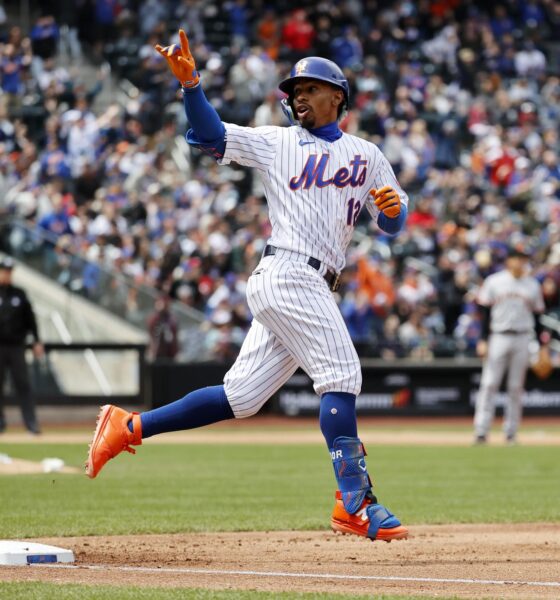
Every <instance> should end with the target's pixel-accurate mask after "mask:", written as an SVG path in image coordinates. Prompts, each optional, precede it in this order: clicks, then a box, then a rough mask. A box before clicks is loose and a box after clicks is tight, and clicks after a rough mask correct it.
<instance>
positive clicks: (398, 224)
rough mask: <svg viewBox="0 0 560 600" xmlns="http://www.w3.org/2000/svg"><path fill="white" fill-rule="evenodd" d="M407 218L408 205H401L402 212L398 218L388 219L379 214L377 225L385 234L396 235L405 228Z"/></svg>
mask: <svg viewBox="0 0 560 600" xmlns="http://www.w3.org/2000/svg"><path fill="white" fill-rule="evenodd" d="M407 216H408V208H407V207H406V205H404V204H401V212H400V214H399V216H398V217H394V218H391V217H387V216H386V215H384V214H383V213H379V216H378V217H377V224H378V225H379V227H380V229H382V230H383V231H384V232H385V233H389V234H391V235H395V234H396V233H398V232H399V231H400V230H401V229H402V228H403V227H404V224H405V222H406V217H407Z"/></svg>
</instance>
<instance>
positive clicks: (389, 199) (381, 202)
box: [369, 185, 401, 219]
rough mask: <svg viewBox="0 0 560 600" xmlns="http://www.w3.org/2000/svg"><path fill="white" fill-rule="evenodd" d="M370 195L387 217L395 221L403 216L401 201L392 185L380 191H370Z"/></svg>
mask: <svg viewBox="0 0 560 600" xmlns="http://www.w3.org/2000/svg"><path fill="white" fill-rule="evenodd" d="M369 194H370V196H372V197H373V198H374V203H375V206H377V208H378V209H379V210H380V211H381V212H382V213H383V214H384V215H385V216H386V217H389V218H390V219H394V218H395V217H398V216H399V215H400V214H401V199H400V198H399V195H398V194H397V192H396V190H394V189H393V188H392V187H391V186H390V185H385V186H383V187H382V188H381V189H380V190H376V189H375V188H374V189H372V190H370V191H369Z"/></svg>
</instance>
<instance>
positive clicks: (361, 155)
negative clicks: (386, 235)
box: [219, 123, 408, 271]
mask: <svg viewBox="0 0 560 600" xmlns="http://www.w3.org/2000/svg"><path fill="white" fill-rule="evenodd" d="M224 125H225V128H226V150H225V153H224V156H223V158H222V159H221V160H220V161H219V162H220V164H229V162H230V161H234V162H237V163H239V164H241V165H244V166H248V167H255V168H256V169H258V170H259V171H260V173H261V176H262V179H263V184H264V188H265V195H266V198H267V201H268V206H269V218H270V223H271V225H272V235H271V237H270V239H269V243H270V244H272V245H274V246H277V247H279V248H284V249H286V250H292V251H294V252H299V253H300V254H303V255H305V256H313V257H314V258H317V259H319V260H320V261H321V262H322V263H324V264H326V265H327V266H328V267H330V268H332V269H334V270H335V271H341V270H342V269H343V268H344V265H345V262H346V260H345V253H346V248H347V247H348V244H349V243H350V240H351V238H352V233H353V230H354V226H355V224H356V220H357V218H358V215H359V213H360V211H361V209H362V208H363V206H364V205H365V206H366V208H367V209H368V211H369V213H370V214H371V216H372V218H373V219H374V220H375V222H377V217H378V215H379V211H378V209H377V207H376V206H375V204H374V203H373V199H372V197H371V196H369V195H368V192H369V190H370V189H371V188H376V189H379V188H381V187H383V186H384V185H391V186H392V187H393V188H394V189H395V190H396V191H397V192H398V194H399V196H400V199H401V202H402V203H403V204H405V205H407V206H408V197H407V195H406V194H405V192H404V191H403V190H402V189H401V187H400V185H399V183H398V181H397V179H396V177H395V174H394V173H393V169H392V168H391V165H390V164H389V161H388V160H387V159H386V158H385V157H384V156H383V154H382V153H381V151H380V150H379V148H378V147H377V146H376V145H375V144H372V143H371V142H367V141H366V140H363V139H361V138H358V137H356V136H353V135H348V134H346V133H343V134H342V137H340V138H339V139H338V140H336V141H334V142H327V141H325V140H323V139H321V138H318V137H315V136H313V135H312V134H311V133H310V132H309V131H307V130H306V129H303V128H302V127H300V126H293V127H255V128H251V127H240V126H238V125H233V124H230V123H224Z"/></svg>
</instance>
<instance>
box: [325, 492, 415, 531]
mask: <svg viewBox="0 0 560 600" xmlns="http://www.w3.org/2000/svg"><path fill="white" fill-rule="evenodd" d="M335 497H336V504H335V505H334V509H333V513H332V517H331V527H332V529H333V531H335V532H340V533H351V534H354V535H361V536H362V537H367V538H369V539H370V540H371V541H372V542H373V541H375V540H383V541H384V542H390V541H391V540H405V539H407V538H408V529H407V528H406V527H403V525H401V522H400V521H399V520H398V519H397V517H395V515H393V514H392V513H390V512H389V511H388V510H387V509H386V508H385V507H384V506H382V505H381V504H378V503H377V499H376V498H375V496H374V495H373V494H372V493H371V492H369V493H367V494H366V496H365V498H364V500H363V502H362V505H361V507H360V508H359V509H358V510H357V511H356V512H355V513H353V514H350V513H349V512H347V511H346V509H345V508H344V503H343V501H342V494H341V492H340V491H338V490H337V492H336V496H335Z"/></svg>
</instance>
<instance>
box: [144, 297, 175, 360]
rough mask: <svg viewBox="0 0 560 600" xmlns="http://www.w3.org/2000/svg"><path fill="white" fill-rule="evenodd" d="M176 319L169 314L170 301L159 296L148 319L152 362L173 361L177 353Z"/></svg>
mask: <svg viewBox="0 0 560 600" xmlns="http://www.w3.org/2000/svg"><path fill="white" fill-rule="evenodd" d="M178 330H179V326H178V323H177V319H176V318H175V317H174V316H173V313H172V312H171V299H170V298H169V297H168V296H161V297H160V298H158V299H157V300H156V303H155V310H154V312H153V313H152V314H151V315H150V317H149V318H148V333H149V334H150V347H149V356H150V358H151V359H152V360H159V359H171V360H173V359H174V358H175V357H176V356H177V353H178V352H179V344H178V340H177V333H178Z"/></svg>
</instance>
